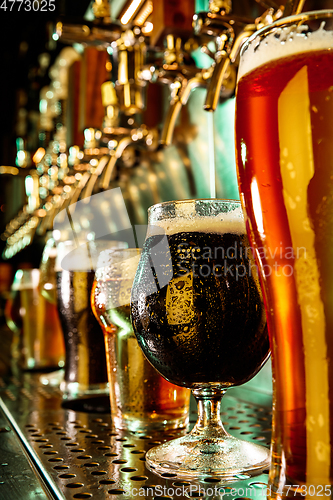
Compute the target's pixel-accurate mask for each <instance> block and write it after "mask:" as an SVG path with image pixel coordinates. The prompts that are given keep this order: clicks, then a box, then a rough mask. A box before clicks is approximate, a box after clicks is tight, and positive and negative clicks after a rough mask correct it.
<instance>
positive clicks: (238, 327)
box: [131, 199, 269, 482]
mask: <svg viewBox="0 0 333 500" xmlns="http://www.w3.org/2000/svg"><path fill="white" fill-rule="evenodd" d="M148 216H149V220H148V231H147V236H146V240H145V243H144V246H143V251H142V254H141V259H140V262H139V265H138V269H137V272H136V276H135V280H134V283H133V287H132V300H131V302H132V304H131V312H132V322H133V327H134V331H135V333H136V336H137V339H138V342H139V344H140V346H141V348H142V350H143V352H144V354H145V355H146V357H147V358H148V360H149V361H150V362H151V363H152V365H153V366H154V367H155V368H156V369H157V370H158V371H159V372H160V374H161V375H162V376H163V377H165V378H166V379H167V380H168V381H169V382H172V383H174V384H176V385H179V386H183V387H188V388H190V389H191V390H192V394H193V395H194V397H195V398H196V400H197V403H198V420H197V423H196V425H195V427H194V428H193V430H192V431H191V432H190V433H189V434H187V435H186V436H183V437H181V438H177V439H176V440H173V441H170V442H167V443H164V444H162V445H160V446H157V447H154V448H152V449H151V450H149V451H148V453H147V455H146V463H147V464H148V467H149V468H150V469H151V470H152V471H154V472H157V473H159V474H161V473H166V472H173V473H177V476H178V477H180V478H189V479H196V478H202V477H205V476H210V477H212V476H213V477H218V478H219V479H220V480H221V481H223V480H224V481H226V482H228V481H233V480H237V479H239V478H238V477H237V476H238V475H239V474H242V473H246V474H247V475H249V476H250V475H256V474H259V473H260V472H262V471H263V470H264V469H265V468H266V467H267V465H268V463H269V450H268V449H267V448H265V447H263V446H259V445H256V444H254V443H251V442H247V441H243V440H240V439H237V438H235V437H233V436H231V435H230V434H228V433H227V432H226V430H225V429H224V427H223V425H222V422H221V418H220V402H221V398H222V396H223V395H224V393H225V392H226V390H227V389H228V388H229V387H232V386H235V385H239V384H243V383H244V382H247V381H248V380H249V379H251V378H252V377H253V376H254V375H255V374H256V373H257V372H258V371H259V369H260V368H261V367H262V366H263V364H264V363H265V361H266V360H267V358H268V356H269V342H268V338H267V330H266V317H265V312H264V306H263V300H262V295H261V291H260V286H259V282H258V277H257V272H256V268H255V266H254V263H253V259H252V254H251V250H250V248H249V244H248V240H247V236H246V231H245V223H244V219H243V214H242V209H241V205H240V203H239V202H238V201H225V200H215V199H214V200H185V201H174V202H167V203H162V204H158V205H154V206H153V207H151V208H150V209H149V211H148Z"/></svg>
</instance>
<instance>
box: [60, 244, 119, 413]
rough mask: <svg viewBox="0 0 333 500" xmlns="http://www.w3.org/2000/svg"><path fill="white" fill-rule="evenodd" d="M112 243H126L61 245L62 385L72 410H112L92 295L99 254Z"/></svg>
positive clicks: (101, 336)
mask: <svg viewBox="0 0 333 500" xmlns="http://www.w3.org/2000/svg"><path fill="white" fill-rule="evenodd" d="M111 246H115V247H117V246H118V247H120V248H122V247H123V246H124V243H122V242H115V241H113V242H108V241H103V240H101V241H98V240H96V241H85V240H84V241H83V242H82V241H81V244H79V242H74V241H72V240H67V241H60V242H58V245H57V260H56V282H57V304H58V311H59V317H60V321H61V325H62V329H63V333H64V340H65V353H66V355H65V357H66V361H65V374H64V381H63V382H62V383H61V385H60V388H61V390H62V391H63V399H64V403H63V405H64V406H66V407H68V408H70V409H83V410H85V411H97V409H98V411H109V401H108V377H107V369H106V353H105V346H104V338H103V332H102V330H101V327H100V325H99V323H98V321H97V320H96V318H95V316H94V314H93V312H92V310H91V305H90V295H91V290H92V286H93V282H94V276H95V269H96V263H97V259H98V256H99V253H100V252H101V251H103V250H105V248H108V247H111Z"/></svg>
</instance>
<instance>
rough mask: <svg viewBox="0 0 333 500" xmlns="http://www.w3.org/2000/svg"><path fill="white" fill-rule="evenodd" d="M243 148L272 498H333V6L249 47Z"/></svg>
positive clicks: (243, 62)
mask: <svg viewBox="0 0 333 500" xmlns="http://www.w3.org/2000/svg"><path fill="white" fill-rule="evenodd" d="M236 146H237V167H238V176H239V188H240V193H241V199H242V201H243V203H244V208H245V211H246V213H247V221H248V229H249V235H250V238H251V240H252V241H253V246H254V248H255V249H256V256H257V258H258V265H259V269H260V272H261V281H262V285H263V287H264V293H265V297H266V300H265V304H266V306H267V311H269V313H268V315H267V321H268V326H269V331H270V336H271V339H272V342H271V345H272V367H273V382H274V390H273V396H274V401H273V424H274V425H273V428H272V464H271V470H270V476H269V477H270V483H269V484H270V487H269V491H270V492H271V495H272V497H273V498H275V497H278V498H287V497H290V498H295V497H296V496H303V497H307V498H309V497H315V498H317V497H319V496H321V495H325V496H329V497H331V495H332V488H331V485H332V484H333V460H332V456H333V448H332V444H333V419H332V408H333V370H332V359H333V340H332V339H333V337H332V332H333V314H332V311H333V294H332V283H333V266H332V251H331V249H332V221H333V197H332V194H333V182H332V180H333V11H332V10H331V11H317V12H305V13H303V14H300V15H296V16H292V17H289V18H287V17H286V18H284V19H280V20H279V21H277V22H275V23H273V24H272V25H270V26H267V27H265V28H263V29H262V30H260V31H259V32H258V33H257V34H256V35H255V36H252V37H251V38H250V39H249V40H248V41H247V42H246V44H245V46H244V47H243V50H242V53H241V57H240V65H239V74H238V86H237V92H236Z"/></svg>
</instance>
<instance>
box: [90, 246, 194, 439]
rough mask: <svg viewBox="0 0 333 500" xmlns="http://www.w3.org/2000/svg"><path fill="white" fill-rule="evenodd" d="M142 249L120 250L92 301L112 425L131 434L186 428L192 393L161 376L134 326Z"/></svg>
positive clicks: (102, 270) (100, 271)
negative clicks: (135, 281)
mask: <svg viewBox="0 0 333 500" xmlns="http://www.w3.org/2000/svg"><path fill="white" fill-rule="evenodd" d="M139 258H140V252H139V249H128V250H116V251H113V252H112V253H110V254H109V255H108V257H107V261H108V266H105V267H104V268H103V267H101V268H100V269H97V271H96V279H95V282H94V285H93V290H92V295H91V303H92V309H93V312H94V314H95V316H96V318H97V319H98V321H99V323H100V325H101V327H102V329H103V332H104V338H105V348H106V359H107V369H108V377H109V387H110V401H111V415H112V421H113V423H114V425H115V426H116V427H117V428H120V429H128V430H131V431H143V430H154V429H156V430H166V429H173V428H174V429H176V428H182V427H185V426H186V424H187V422H188V410H189V398H190V391H189V390H188V389H185V388H182V387H176V386H175V385H173V384H170V383H169V382H167V381H166V380H165V379H164V378H163V377H161V376H160V375H159V374H158V373H157V371H156V370H155V368H153V366H152V365H151V364H150V363H149V362H148V361H147V359H146V358H145V356H144V355H143V353H142V351H141V349H140V347H139V345H138V342H137V340H136V337H135V335H134V332H133V328H132V323H131V306H130V299H131V288H132V284H133V279H134V275H135V271H136V268H137V265H138V262H139Z"/></svg>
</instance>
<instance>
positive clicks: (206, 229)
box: [147, 202, 246, 236]
mask: <svg viewBox="0 0 333 500" xmlns="http://www.w3.org/2000/svg"><path fill="white" fill-rule="evenodd" d="M235 203H237V202H235ZM175 210H176V214H175V217H170V218H165V219H162V220H154V221H153V222H152V224H151V225H149V226H148V231H147V236H153V235H156V234H161V233H162V234H166V235H172V234H176V233H182V232H200V233H221V234H224V233H234V234H244V233H245V232H246V227H245V221H244V217H243V212H242V208H241V205H240V203H238V206H236V207H235V208H234V209H233V210H232V211H230V212H222V211H221V212H219V213H217V214H214V213H213V214H210V215H198V214H197V213H196V211H195V202H193V203H184V204H179V205H176V206H175ZM159 229H160V231H159Z"/></svg>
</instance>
